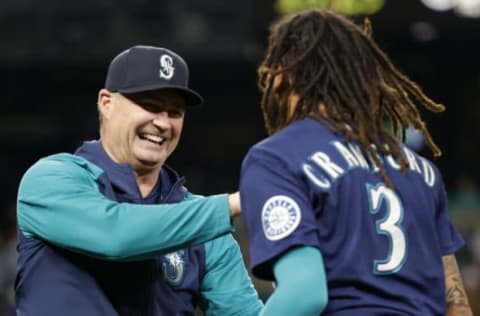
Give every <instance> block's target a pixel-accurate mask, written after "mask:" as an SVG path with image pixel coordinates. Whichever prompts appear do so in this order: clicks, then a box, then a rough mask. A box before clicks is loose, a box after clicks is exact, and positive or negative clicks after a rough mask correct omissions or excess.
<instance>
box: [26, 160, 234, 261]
mask: <svg viewBox="0 0 480 316" xmlns="http://www.w3.org/2000/svg"><path fill="white" fill-rule="evenodd" d="M101 173H102V170H100V169H99V168H98V167H96V166H94V165H92V164H91V163H89V162H87V161H86V160H84V159H83V158H80V157H76V156H73V155H69V154H60V155H55V156H50V157H48V158H45V159H42V160H40V161H38V162H37V163H36V164H34V165H33V166H32V167H31V168H30V169H29V170H28V171H27V172H26V173H25V175H24V176H23V178H22V180H21V182H20V186H19V190H18V197H17V220H18V226H19V229H20V231H21V232H22V233H23V235H24V236H26V237H27V238H40V239H43V240H45V241H47V242H50V243H52V244H54V245H57V246H59V247H63V248H66V249H69V250H71V251H75V252H79V253H82V254H85V255H90V256H93V257H98V258H102V259H108V260H119V261H123V260H140V259H144V258H152V257H155V256H157V255H159V254H163V253H168V252H172V251H175V250H178V249H182V248H185V247H188V246H191V245H195V244H200V243H203V242H205V241H208V240H211V239H212V238H215V237H217V236H221V235H223V234H226V233H229V232H231V231H232V225H231V220H230V212H229V204H228V196H227V195H226V194H221V195H216V196H211V197H193V196H190V197H189V199H188V200H187V201H184V202H180V203H175V204H162V205H139V204H130V203H118V202H115V201H112V200H110V199H108V198H106V197H105V196H104V195H103V194H102V193H101V192H100V191H99V190H98V184H97V182H96V179H97V177H98V176H99V175H100V174H101Z"/></svg>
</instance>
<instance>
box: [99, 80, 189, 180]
mask: <svg viewBox="0 0 480 316" xmlns="http://www.w3.org/2000/svg"><path fill="white" fill-rule="evenodd" d="M98 106H99V111H100V115H101V128H100V137H101V141H102V145H103V147H104V149H105V151H106V152H107V154H108V155H109V156H110V158H111V159H112V160H114V161H115V162H117V163H130V164H131V165H132V167H133V169H134V170H135V172H136V173H137V175H142V174H146V173H149V172H152V171H158V170H159V169H160V168H161V167H162V165H163V164H164V163H165V160H166V159H167V158H168V157H169V156H170V155H171V154H172V152H173V151H174V150H175V148H176V147H177V145H178V141H179V140H180V135H181V133H182V128H183V120H184V115H185V100H184V99H183V97H182V96H181V95H180V94H179V93H178V92H177V91H175V90H158V91H152V92H143V93H137V94H130V95H127V96H124V95H122V94H120V93H113V92H110V91H108V90H105V89H102V90H100V92H99V94H98Z"/></svg>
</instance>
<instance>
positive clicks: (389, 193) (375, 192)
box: [367, 183, 407, 274]
mask: <svg viewBox="0 0 480 316" xmlns="http://www.w3.org/2000/svg"><path fill="white" fill-rule="evenodd" d="M367 193H368V198H369V202H370V213H371V214H376V213H378V212H379V211H380V209H381V206H382V203H386V204H385V216H384V217H383V218H382V219H379V220H377V222H376V225H377V233H378V234H382V235H386V236H387V237H388V238H389V242H390V250H389V253H388V254H387V256H386V258H385V259H383V260H374V263H373V272H374V273H376V274H391V273H395V272H397V271H398V270H400V268H401V267H402V265H403V263H404V262H405V259H406V255H407V249H406V247H407V243H406V236H405V233H404V231H403V230H402V227H401V224H402V220H403V206H402V202H401V200H400V198H399V197H398V195H397V194H396V193H395V192H394V191H393V190H391V189H389V188H388V187H386V186H385V184H383V183H381V184H379V185H377V186H373V185H370V184H367Z"/></svg>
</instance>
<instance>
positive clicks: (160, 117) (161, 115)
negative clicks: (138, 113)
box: [153, 111, 171, 129]
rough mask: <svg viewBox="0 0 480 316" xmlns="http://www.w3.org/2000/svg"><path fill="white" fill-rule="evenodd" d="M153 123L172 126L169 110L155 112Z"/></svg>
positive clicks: (160, 126)
mask: <svg viewBox="0 0 480 316" xmlns="http://www.w3.org/2000/svg"><path fill="white" fill-rule="evenodd" d="M154 116H155V117H154V118H153V125H155V126H157V127H159V128H162V129H165V128H169V127H170V126H171V124H170V119H169V116H168V112H167V111H160V112H157V113H155V114H154Z"/></svg>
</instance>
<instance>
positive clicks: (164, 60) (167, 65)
mask: <svg viewBox="0 0 480 316" xmlns="http://www.w3.org/2000/svg"><path fill="white" fill-rule="evenodd" d="M174 71H175V67H173V59H172V56H169V55H162V56H160V71H159V73H160V78H165V79H167V80H169V79H170V78H172V77H173V74H174Z"/></svg>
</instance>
